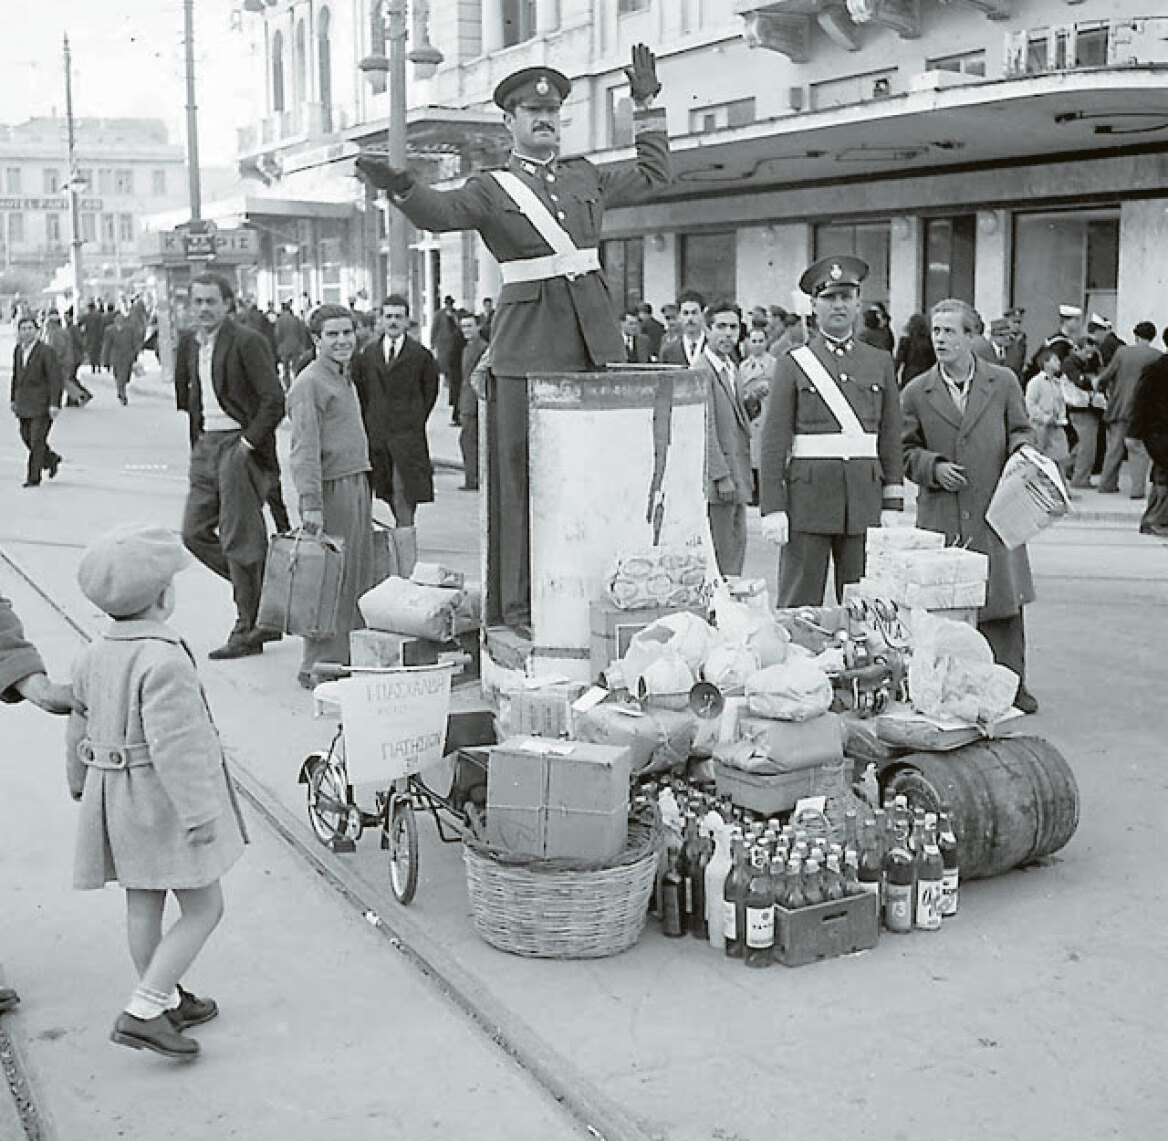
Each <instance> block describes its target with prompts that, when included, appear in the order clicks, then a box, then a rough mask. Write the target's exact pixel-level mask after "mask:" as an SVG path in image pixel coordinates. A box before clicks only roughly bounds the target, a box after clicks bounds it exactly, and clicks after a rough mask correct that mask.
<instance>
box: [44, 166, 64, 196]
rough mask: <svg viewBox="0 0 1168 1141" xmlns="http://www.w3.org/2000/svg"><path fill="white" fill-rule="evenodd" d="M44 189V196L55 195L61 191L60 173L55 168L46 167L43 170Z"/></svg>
mask: <svg viewBox="0 0 1168 1141" xmlns="http://www.w3.org/2000/svg"><path fill="white" fill-rule="evenodd" d="M44 178H45V181H44V188H45V193H46V194H57V193H59V192H60V190H61V172H60V171H59V170H58V169H57V168H56V167H55V166H46V167H45V170H44Z"/></svg>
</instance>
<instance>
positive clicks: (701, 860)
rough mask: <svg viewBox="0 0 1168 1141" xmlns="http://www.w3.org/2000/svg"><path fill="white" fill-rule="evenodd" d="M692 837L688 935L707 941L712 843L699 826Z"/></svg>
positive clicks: (708, 835)
mask: <svg viewBox="0 0 1168 1141" xmlns="http://www.w3.org/2000/svg"><path fill="white" fill-rule="evenodd" d="M694 836H695V839H694V850H693V854H692V855H691V856H690V859H689V874H690V885H691V886H690V890H691V892H692V893H693V906H692V908H691V909H690V913H689V933H690V934H691V935H692V936H693V937H694V938H695V939H708V938H709V937H710V928H709V924H708V921H707V918H706V868H707V867H709V864H710V860H711V859H712V858H713V855H714V842H713V840H712V839H711V838H710V834H709V832H708V831H707V830H706V829H705V828H703V827H702V826H701V825H698V827H697V828H696V829H695V830H694Z"/></svg>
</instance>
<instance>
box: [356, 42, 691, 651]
mask: <svg viewBox="0 0 1168 1141" xmlns="http://www.w3.org/2000/svg"><path fill="white" fill-rule="evenodd" d="M625 72H626V74H627V75H628V77H629V84H630V87H631V93H632V98H633V104H634V108H635V111H634V116H633V135H634V139H635V142H636V149H637V158H636V162H635V164H634V165H633V166H631V167H627V168H621V169H619V170H611V171H600V170H598V169H597V168H596V167H594V166H593V165H592V164H591V163H590V162H588V160H587V159H583V158H572V159H560V157H559V152H560V107H561V105H562V104H563V103H564V101H565V100H566V99H567V98H568V96H569V94H570V93H571V90H572V84H571V82H570V81H569V80H568V78H567V76H565V75H562V74H561V73H560V72H558V71H556V70H555V69H554V68H550V67H529V68H524V69H523V70H522V71H517V72H515V73H514V74H513V75H509V76H508V77H507V78H506V79H504V80H503V81H502V82H501V83H500V84H499V86H498V87H497V88H496V89H495V102H496V104H498V106H499V107H500V108H501V109H502V111H503V121H504V122H505V123H506V125H507V127H508V129H509V130H510V132H511V137H512V152H511V157H510V160H509V161H508V163H507V165H506V166H505V167H504V168H503V169H501V170H491V171H482V172H478V173H476V174H473V175H471V176H470V178H468V179H467V181H466V183H465V184H464V185H463V186H462V187H461V188H459V189H457V190H444V191H440V190H434V189H432V188H431V187H429V186H426V185H424V184H422V183H419V182H417V181H415V179H414V176H413V175H412V174H410V172H409V171H408V170H399V169H396V168H394V167H391V166H389V165H388V164H387V163H385V162H384V161H383V160H381V159H380V158H376V157H374V156H370V155H362V156H360V157H359V158H358V159H357V170H358V172H359V174H360V175H361V177H362V178H364V179H366V180H367V181H369V182H370V183H372V185H374V186H375V187H378V188H380V189H384V190H387V191H389V193H390V195H391V198H392V201H393V203H394V205H395V206H396V207H397V208H398V209H399V210H401V211H402V213H403V214H405V215H406V217H407V218H409V219H410V221H411V222H413V223H414V225H416V226H419V227H421V228H422V229H425V230H432V231H438V232H441V231H447V230H477V231H478V233H479V235H480V236H481V237H482V239H483V241H484V242H485V243H486V246H487V248H488V249H489V250H490V251H491V253H492V254H494V255H495V257H496V258H497V259H498V261H499V263H500V268H501V270H502V275H503V289H502V292H501V293H500V295H499V301H498V306H497V309H496V311H495V317H494V321H493V324H492V327H491V342H490V349H489V354H490V368H491V378H490V382H489V385H488V392H487V402H488V406H487V424H488V441H487V442H488V448H489V454H490V465H489V476H490V482H489V486H488V510H489V515H490V526H489V538H490V548H489V551H488V556H487V573H488V583H487V607H488V612H487V621H488V623H489V624H497V623H499V622H500V621H502V622H503V623H505V624H506V625H508V626H512V627H516V628H519V629H521V630H524V629H525V628H526V627H528V626H529V624H530V621H531V581H530V534H529V526H530V522H529V518H528V510H529V507H528V499H529V497H528V470H527V375H528V373H533V372H553V373H554V372H582V371H588V370H591V369H596V368H601V369H602V368H604V366H605V365H606V364H608V363H610V362H617V361H623V360H624V359H625V350H624V341H623V340H622V338H621V332H620V324H619V321H618V318H617V314H616V311H615V310H614V309H613V306H612V303H611V301H610V299H609V293H608V288H607V286H606V284H605V281H604V277H603V274H602V272H601V268H600V257H599V253H598V250H597V247H598V243H599V240H600V227H601V222H602V220H603V217H604V210H605V207H607V206H613V205H622V204H625V203H628V202H632V201H635V200H637V199H640V198H644V197H646V196H647V195H649V194H650V193H651V192H652V191H654V190H655V189H657V188H659V187H662V186H665V185H667V184H668V183H669V181H670V171H669V139H668V136H667V134H666V131H665V112H664V111H663V110H654V109H653V108H652V107H651V104H652V101H653V98H654V96H656V95H657V93H658V92H659V91H660V90H661V84H660V83H659V82H658V81H657V72H656V62H655V60H654V57H653V53H652V52H651V51H650V50H649V49H648V48H647V47H645V46H644V45H638V46H636V47H635V48H633V54H632V63H631V64H630V66H629V67H627V68H626V69H625ZM525 632H529V631H525Z"/></svg>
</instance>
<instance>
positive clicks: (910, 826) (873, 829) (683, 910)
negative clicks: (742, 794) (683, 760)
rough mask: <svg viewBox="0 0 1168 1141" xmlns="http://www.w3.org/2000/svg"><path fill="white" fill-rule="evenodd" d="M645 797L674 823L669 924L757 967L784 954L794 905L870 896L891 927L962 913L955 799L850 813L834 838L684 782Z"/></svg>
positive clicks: (667, 880) (668, 931) (668, 827)
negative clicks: (782, 936)
mask: <svg viewBox="0 0 1168 1141" xmlns="http://www.w3.org/2000/svg"><path fill="white" fill-rule="evenodd" d="M637 799H638V800H639V801H640V802H642V803H644V804H645V805H655V806H656V809H657V811H658V812H659V814H660V817H661V821H662V823H663V825H664V826H665V835H666V837H667V842H666V852H665V857H664V859H663V861H662V867H661V871H660V873H659V879H658V890H657V892H656V895H655V897H654V902H653V904H652V906H653V907H654V908H655V909H656V911H657V913H658V915H659V917H660V920H661V925H662V932H663V933H664V934H665V935H667V936H670V937H674V938H680V937H682V936H684V935H687V934H688V935H691V936H693V937H694V938H698V939H703V940H707V941H708V942H709V943H710V944H711V946H713V947H715V948H716V949H719V950H722V951H723V952H724V953H725V954H726V955H727V957H729V958H734V959H742V960H743V961H744V962H745V964H746V965H747V966H749V967H763V966H768V965H769V964H770V963H771V962H772V961H773V958H774V954H775V947H776V940H777V939H778V932H779V926H778V917H779V916H780V915H781V914H782V913H785V912H792V911H799V910H800V909H802V908H806V907H813V906H816V905H819V904H824V903H832V902H835V901H839V900H843V899H846V898H848V897H851V896H856V895H861V894H863V893H865V892H870V893H872V894H874V895H876V896H877V897H878V906H879V909H880V913H881V916H882V918H883V923H884V926H885V928H886V929H887V930H889V931H893V932H908V931H912V930H914V929H915V930H922V931H936V930H939V929H940V927H941V923H942V920H943V919H945V918H948V917H952V916H954V915H956V914H957V908H958V894H959V884H960V868H959V853H958V842H957V836H956V833H955V832H954V828H953V817H952V813H951V811H950V809H949V808H948V807H947V806H945V805H942V806H941V808H940V811H939V813H931V812H925V811H924V810H923V809H921V808H917V809H915V810H913V809H910V808H909V805H908V801H907V798H906V797H904V796H896V797H889V798H887V799H886V800H885V802H884V807H883V808H881V809H876V810H874V811H873V812H872V813H871V814H870V815H865V816H863V818H862V819H861V817H860V814H859V813H858V812H856V811H848V812H847V813H846V814H845V817H844V829H843V835H842V837H841V839H840V840H835V839H832V838H831V837H825V836H821V835H818V834H815V833H812V832H809V831H807V830H806V829H803V828H799V827H797V826H795V825H794V824H792V823H790V822H784V821H783V820H782V819H781V818H779V817H776V816H772V817H765V818H764V817H762V816H759V815H758V814H756V813H753V812H750V811H749V810H748V809H743V808H742V807H741V806H738V805H733V804H731V803H730V800H729V798H726V797H723V798H717V797H715V796H713V795H711V794H710V793H708V792H705V791H702V790H700V789H697V788H695V787H693V786H688V785H685V784H683V783H681V782H674V781H666V782H665V783H664V784H663V785H662V786H657V785H656V784H654V783H653V782H650V783H648V784H646V785H644V786H642V789H641V791H640V793H639V794H638V798H637Z"/></svg>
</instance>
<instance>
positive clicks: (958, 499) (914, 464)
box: [901, 358, 1034, 620]
mask: <svg viewBox="0 0 1168 1141" xmlns="http://www.w3.org/2000/svg"><path fill="white" fill-rule="evenodd" d="M901 399H902V403H903V405H904V462H905V470H906V471H907V472H908V477H909V479H911V480H912V481H913V483H915V484H917V485H918V486H919V487H920V489H921V490H920V494H919V495H918V496H917V526H918V527H920V528H922V529H924V530H926V531H941V532H943V533H944V534H945V536H946V538H947V540H948V542H949V543H950V544H951V545H952V544H959V545H961V546H965V547H968V548H969V549H970V550H973V551H981V552H982V554H984V555H988V556H989V560H990V578H989V586H988V588H987V591H986V604H985V606H984V607H983V608H982V610H981V611H980V614H979V618H981V619H982V620H989V619H993V618H1009V617H1010V616H1011V615H1014V614H1017V613H1018V611H1019V609H1020V608H1021V607H1022V606H1023V605H1024V604H1025V603H1027V602H1030V601H1032V600H1033V598H1034V584H1033V582H1032V581H1031V577H1030V562H1029V560H1028V558H1027V555H1026V548H1025V547H1019V548H1017V550H1013V551H1008V550H1006V548H1005V547H1004V546H1003V545H1002V540H1001V539H999V538H998V536H997V533H996V532H995V531H994V530H993V528H992V527H990V525H989V524H988V523H987V522H986V521H985V513H986V509H987V508H988V507H989V505H990V499H991V498H992V497H993V494H994V489H995V488H996V487H997V486H998V479H999V478H1000V476H1001V474H1002V468H1003V467H1005V466H1006V460H1007V459H1008V458H1009V456H1010V454H1011V453H1012V452H1013V451H1015V450H1016V449H1017V448H1020V447H1021V446H1022V445H1023V444H1033V443H1034V433H1033V430H1032V429H1031V427H1030V421H1029V420H1028V419H1027V416H1026V401H1025V398H1024V397H1023V396H1022V389H1021V386H1020V385H1019V384H1018V383H1017V381H1016V379H1015V377H1014V374H1013V373H1012V372H1010V370H1009V369H1005V368H1003V367H1002V366H1001V365H994V364H990V363H989V362H988V361H983V360H980V359H977V358H975V364H974V371H973V378H972V380H971V381H970V384H969V395H968V396H967V398H966V403H965V412H964V414H962V413H961V412H959V411H958V410H957V405H956V404H955V403H954V402H953V397H952V396H951V395H950V393H949V389H948V388H947V387H946V385H945V382H944V381H943V380H942V379H941V374H940V373H939V372H938V370H937V368H936V366H934V367H933V368H931V369H929V371H928V372H925V373H922V374H921V375H920V376H918V377H916V378H915V379H914V380H912V381H911V382H910V383H909V384H908V385H907V387H906V388H905V390H904V392H903V393H902V396H901ZM940 460H948V461H949V462H950V463H955V464H960V465H961V466H962V467H963V468H964V469H965V478H966V480H967V481H968V483H967V485H966V487H965V488H963V489H962V490H961V491H946V490H945V489H944V488H943V487H941V485H940V484H938V483H937V480H936V470H937V463H938V462H939V461H940Z"/></svg>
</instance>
